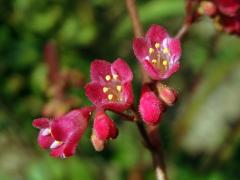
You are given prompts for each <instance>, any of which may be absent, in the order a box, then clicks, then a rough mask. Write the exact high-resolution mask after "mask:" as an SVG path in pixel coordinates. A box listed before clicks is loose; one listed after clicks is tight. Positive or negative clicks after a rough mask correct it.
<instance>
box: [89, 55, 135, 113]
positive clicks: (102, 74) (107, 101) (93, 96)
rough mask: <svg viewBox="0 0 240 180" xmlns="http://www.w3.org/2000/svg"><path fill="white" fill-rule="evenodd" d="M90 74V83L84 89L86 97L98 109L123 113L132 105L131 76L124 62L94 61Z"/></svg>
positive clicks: (120, 60) (119, 60)
mask: <svg viewBox="0 0 240 180" xmlns="http://www.w3.org/2000/svg"><path fill="white" fill-rule="evenodd" d="M90 72H91V82H90V83H88V84H87V85H86V87H85V89H86V95H87V96H88V98H89V99H90V100H91V101H92V102H93V103H94V104H95V105H96V106H97V107H98V108H104V109H112V110H115V111H124V110H126V109H127V108H129V106H131V105H132V103H133V93H132V84H131V81H132V78H133V74H132V71H131V69H130V68H129V66H128V65H127V64H126V63H125V61H124V60H122V59H117V60H116V61H114V62H113V63H112V64H110V63H109V62H107V61H105V60H94V61H93V62H92V64H91V71H90Z"/></svg>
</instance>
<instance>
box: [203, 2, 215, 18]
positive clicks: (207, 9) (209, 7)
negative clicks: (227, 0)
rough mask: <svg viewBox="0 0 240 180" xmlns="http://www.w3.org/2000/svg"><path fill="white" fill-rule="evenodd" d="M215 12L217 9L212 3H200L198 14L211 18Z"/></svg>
mask: <svg viewBox="0 0 240 180" xmlns="http://www.w3.org/2000/svg"><path fill="white" fill-rule="evenodd" d="M216 12H217V7H216V6H215V4H214V3H213V2H210V1H202V2H201V3H200V7H199V9H198V13H199V14H204V15H207V16H213V15H214V14H215V13H216Z"/></svg>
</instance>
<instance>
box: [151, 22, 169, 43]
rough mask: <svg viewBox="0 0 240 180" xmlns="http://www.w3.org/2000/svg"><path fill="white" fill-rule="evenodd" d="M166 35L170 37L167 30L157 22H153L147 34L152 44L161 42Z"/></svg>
mask: <svg viewBox="0 0 240 180" xmlns="http://www.w3.org/2000/svg"><path fill="white" fill-rule="evenodd" d="M166 37H168V33H167V31H166V30H165V29H164V28H163V27H161V26H159V25H157V24H153V25H152V26H151V27H150V28H149V30H148V32H147V34H146V40H147V42H148V44H149V45H150V46H154V45H155V43H160V44H161V43H162V41H163V39H165V38H166Z"/></svg>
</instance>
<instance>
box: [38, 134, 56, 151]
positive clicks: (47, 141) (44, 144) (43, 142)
mask: <svg viewBox="0 0 240 180" xmlns="http://www.w3.org/2000/svg"><path fill="white" fill-rule="evenodd" d="M42 133H43V130H40V132H39V135H38V144H39V145H40V147H41V148H43V149H48V148H49V147H50V146H51V144H52V143H53V141H54V139H53V137H52V136H50V135H48V136H43V135H42Z"/></svg>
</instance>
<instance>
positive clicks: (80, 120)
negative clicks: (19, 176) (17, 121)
mask: <svg viewBox="0 0 240 180" xmlns="http://www.w3.org/2000/svg"><path fill="white" fill-rule="evenodd" d="M92 110H93V108H92V107H86V108H83V109H79V110H73V111H71V112H69V113H67V114H66V115H64V116H62V117H59V118H57V119H55V120H49V119H48V118H39V119H35V120H34V121H33V126H34V127H36V128H38V129H40V132H39V135H38V144H39V145H40V146H41V147H42V148H43V149H51V153H50V154H51V156H54V157H62V158H65V157H69V156H72V155H73V154H74V153H75V150H76V147H77V144H78V142H79V140H80V138H81V136H82V135H83V133H84V131H85V130H86V128H87V124H88V119H89V116H90V113H91V111H92Z"/></svg>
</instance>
